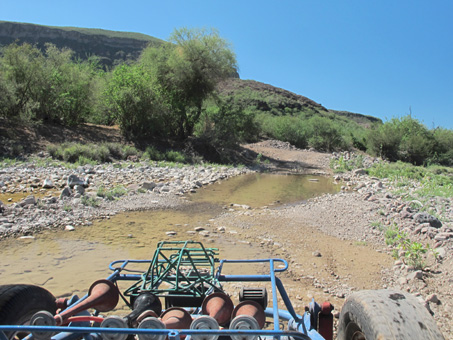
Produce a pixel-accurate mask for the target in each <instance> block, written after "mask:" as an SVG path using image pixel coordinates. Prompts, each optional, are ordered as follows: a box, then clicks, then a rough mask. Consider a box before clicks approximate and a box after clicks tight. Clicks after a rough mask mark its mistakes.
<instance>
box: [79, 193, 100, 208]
mask: <svg viewBox="0 0 453 340" xmlns="http://www.w3.org/2000/svg"><path fill="white" fill-rule="evenodd" d="M81 199H82V204H83V205H86V206H89V207H93V208H96V207H99V205H100V202H99V200H98V199H96V197H92V196H88V195H84V196H82V198H81Z"/></svg>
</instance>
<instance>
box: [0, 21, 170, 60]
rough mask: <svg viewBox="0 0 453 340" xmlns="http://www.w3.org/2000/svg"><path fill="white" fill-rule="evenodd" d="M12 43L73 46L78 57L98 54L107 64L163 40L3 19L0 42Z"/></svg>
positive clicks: (135, 34) (135, 55)
mask: <svg viewBox="0 0 453 340" xmlns="http://www.w3.org/2000/svg"><path fill="white" fill-rule="evenodd" d="M13 42H18V43H25V42H26V43H30V44H33V45H36V46H37V47H38V48H40V49H44V48H45V44H46V43H52V44H54V45H56V46H57V47H59V48H63V47H67V48H70V49H71V50H73V51H74V52H75V55H76V57H77V58H81V59H86V58H88V57H89V56H93V55H96V56H98V57H99V58H100V60H101V63H102V64H103V65H104V66H107V67H111V66H113V65H116V64H118V63H119V62H122V61H125V60H130V59H133V60H135V59H137V58H138V57H139V55H140V53H141V51H142V50H143V48H145V47H146V46H147V45H148V44H154V45H160V44H162V43H164V41H163V40H160V39H157V38H154V37H151V36H149V35H145V34H140V33H129V32H117V31H108V30H101V29H89V28H77V27H52V26H43V25H35V24H26V23H16V22H8V21H0V45H2V46H5V45H9V44H11V43H13Z"/></svg>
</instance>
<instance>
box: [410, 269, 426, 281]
mask: <svg viewBox="0 0 453 340" xmlns="http://www.w3.org/2000/svg"><path fill="white" fill-rule="evenodd" d="M406 278H407V279H408V280H409V281H412V280H415V279H417V280H421V279H422V278H423V272H422V271H421V270H416V271H414V272H412V273H410V274H409V275H408V276H407V277H406Z"/></svg>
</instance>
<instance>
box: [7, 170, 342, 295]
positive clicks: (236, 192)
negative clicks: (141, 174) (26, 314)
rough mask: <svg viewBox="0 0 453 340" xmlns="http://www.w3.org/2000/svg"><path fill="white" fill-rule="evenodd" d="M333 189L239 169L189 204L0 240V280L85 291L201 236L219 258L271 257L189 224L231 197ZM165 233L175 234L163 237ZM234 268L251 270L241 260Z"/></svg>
mask: <svg viewBox="0 0 453 340" xmlns="http://www.w3.org/2000/svg"><path fill="white" fill-rule="evenodd" d="M338 189H339V188H338V186H337V185H334V184H333V183H332V181H331V179H329V178H325V177H315V176H299V175H270V174H251V175H244V176H239V177H235V178H232V179H229V180H226V181H222V182H219V183H215V184H213V185H210V186H207V187H206V188H204V189H202V190H199V191H198V192H197V193H196V194H192V195H190V196H188V199H189V200H190V201H191V202H192V203H191V204H188V205H186V206H184V207H183V208H179V209H172V210H160V211H145V212H128V213H122V214H118V215H116V216H114V217H111V218H110V219H108V220H102V221H94V223H93V225H92V226H89V227H76V230H75V231H73V232H68V231H61V230H60V231H47V232H43V233H40V234H38V235H36V236H35V238H34V239H9V240H6V241H3V242H1V243H0V245H1V247H2V249H1V251H0V253H1V262H0V284H10V283H30V284H36V285H40V286H43V287H45V288H46V289H48V290H49V291H50V292H52V293H53V294H54V295H55V296H57V297H60V296H65V297H68V296H70V295H72V294H74V293H77V294H79V295H83V294H84V293H85V292H86V291H87V289H88V288H89V286H90V285H91V283H92V282H94V281H95V280H97V279H100V278H105V277H107V276H108V274H109V271H108V264H109V263H110V262H111V261H113V260H118V259H151V258H152V255H153V253H154V250H155V248H156V245H157V242H159V241H163V240H186V239H193V240H198V241H203V242H204V243H205V245H206V246H207V247H216V248H219V251H220V256H219V257H220V258H229V259H240V258H242V259H244V258H245V259H256V258H267V257H270V256H271V255H270V254H268V253H266V251H264V250H263V248H260V247H253V246H251V245H249V244H247V243H246V242H241V240H238V238H237V236H235V235H233V234H229V233H228V231H227V233H225V234H218V235H217V236H218V237H203V236H201V235H200V234H198V233H194V232H193V231H194V228H196V227H199V226H201V227H209V223H210V221H209V220H210V219H212V218H213V217H215V216H217V215H218V214H219V213H221V212H222V211H223V209H225V207H227V206H228V205H230V204H233V203H235V204H241V205H248V206H251V207H261V206H265V205H275V204H282V203H290V202H296V201H301V200H305V199H308V198H310V197H313V196H316V195H320V194H322V193H325V192H330V193H333V192H336V191H338ZM167 231H175V232H176V235H175V236H168V235H167V234H166V232H167ZM211 233H212V231H211ZM213 236H216V235H213ZM232 270H233V271H234V273H249V269H243V268H241V266H238V267H235V268H234V269H232ZM259 270H260V269H259V268H257V269H256V271H257V272H259ZM244 271H245V272H244Z"/></svg>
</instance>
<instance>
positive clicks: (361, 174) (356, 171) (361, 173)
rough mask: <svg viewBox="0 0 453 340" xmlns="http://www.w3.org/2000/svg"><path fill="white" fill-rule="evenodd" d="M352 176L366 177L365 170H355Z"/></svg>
mask: <svg viewBox="0 0 453 340" xmlns="http://www.w3.org/2000/svg"><path fill="white" fill-rule="evenodd" d="M353 174H354V175H355V176H363V175H366V170H365V169H355V170H354V171H353Z"/></svg>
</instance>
